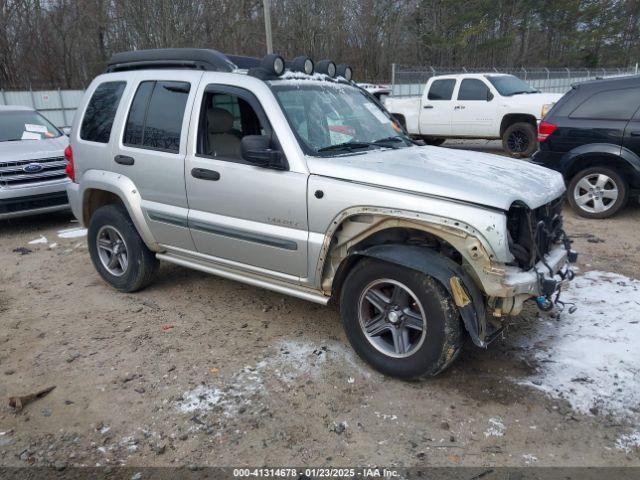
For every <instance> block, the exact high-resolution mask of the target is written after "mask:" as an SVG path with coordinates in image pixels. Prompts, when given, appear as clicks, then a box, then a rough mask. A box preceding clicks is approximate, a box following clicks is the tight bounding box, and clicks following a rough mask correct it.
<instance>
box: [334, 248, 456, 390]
mask: <svg viewBox="0 0 640 480" xmlns="http://www.w3.org/2000/svg"><path fill="white" fill-rule="evenodd" d="M340 314H341V316H342V323H343V325H344V329H345V332H346V334H347V337H348V338H349V341H350V342H351V345H352V346H353V348H354V350H355V351H356V352H357V353H358V355H359V356H360V357H361V358H362V359H363V360H364V361H366V362H367V363H369V364H370V365H371V366H372V367H373V368H375V369H376V370H378V371H379V372H381V373H383V374H385V375H389V376H391V377H396V378H403V379H411V378H417V377H423V376H433V375H436V374H438V373H439V372H441V371H442V370H444V369H445V368H446V367H447V366H449V365H450V364H451V363H452V362H453V361H454V360H455V359H456V357H457V356H458V354H459V352H460V349H461V347H462V339H463V327H462V321H461V318H460V314H459V313H458V310H457V309H456V307H455V305H454V304H453V301H452V299H451V296H450V295H449V294H448V292H447V291H446V290H445V289H444V288H443V286H442V285H441V284H440V283H439V282H438V281H437V280H435V279H434V278H432V277H429V276H427V275H424V274H422V273H420V272H418V271H415V270H410V269H408V268H404V267H400V266H398V265H394V264H391V263H387V262H382V261H378V260H373V259H365V260H362V261H361V262H359V263H358V264H357V265H356V266H355V267H354V268H353V270H352V271H351V272H350V273H349V274H348V276H347V278H346V279H345V282H344V284H343V287H342V293H341V296H340Z"/></svg>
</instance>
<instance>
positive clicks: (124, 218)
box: [87, 204, 159, 292]
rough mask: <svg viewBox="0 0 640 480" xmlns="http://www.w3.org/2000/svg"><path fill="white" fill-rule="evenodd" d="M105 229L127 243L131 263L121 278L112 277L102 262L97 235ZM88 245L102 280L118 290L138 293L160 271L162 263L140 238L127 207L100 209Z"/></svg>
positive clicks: (112, 205) (94, 217)
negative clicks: (116, 234) (159, 266)
mask: <svg viewBox="0 0 640 480" xmlns="http://www.w3.org/2000/svg"><path fill="white" fill-rule="evenodd" d="M104 229H115V230H116V232H117V233H118V234H119V235H120V236H121V239H122V240H123V242H124V246H125V248H126V255H127V260H128V261H127V265H126V268H121V269H120V270H121V271H122V273H121V274H120V275H114V274H113V273H111V272H110V271H109V269H108V268H107V267H106V266H105V265H104V264H103V261H102V260H101V257H100V253H99V249H98V235H99V234H100V235H102V232H103V231H104ZM108 231H111V230H108ZM87 241H88V244H89V254H90V255H91V261H92V262H93V265H94V267H95V268H96V270H97V271H98V273H99V274H100V276H101V277H102V278H103V279H104V280H105V281H106V282H107V283H108V284H109V285H111V286H112V287H113V288H115V289H116V290H120V291H121V292H135V291H137V290H140V289H142V288H144V287H146V286H147V285H149V284H150V283H151V282H152V280H153V277H154V275H155V273H156V272H157V270H158V265H159V261H158V259H157V258H156V256H155V254H154V253H153V252H152V251H151V250H149V249H148V248H147V246H146V245H145V244H144V242H143V241H142V238H140V235H139V234H138V231H137V230H136V227H135V225H134V224H133V222H132V221H131V218H130V217H129V214H128V213H127V210H126V209H125V208H124V206H122V205H119V204H118V205H117V204H111V205H105V206H104V207H100V208H98V209H97V210H96V211H95V212H94V213H93V215H92V216H91V220H90V221H89V229H88V232H87ZM121 243H122V242H121ZM103 255H104V252H103ZM107 255H108V254H107ZM118 268H119V267H118ZM119 273H120V272H119Z"/></svg>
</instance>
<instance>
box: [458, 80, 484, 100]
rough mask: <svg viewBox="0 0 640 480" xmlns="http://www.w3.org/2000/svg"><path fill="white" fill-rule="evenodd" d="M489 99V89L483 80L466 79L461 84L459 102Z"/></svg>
mask: <svg viewBox="0 0 640 480" xmlns="http://www.w3.org/2000/svg"><path fill="white" fill-rule="evenodd" d="M488 98H489V87H487V86H486V85H485V83H484V82H483V81H481V80H476V79H475V78H465V79H464V80H462V83H461V84H460V91H458V100H484V101H485V102H486V101H487V99H488Z"/></svg>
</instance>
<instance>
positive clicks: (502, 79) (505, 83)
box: [487, 75, 538, 97]
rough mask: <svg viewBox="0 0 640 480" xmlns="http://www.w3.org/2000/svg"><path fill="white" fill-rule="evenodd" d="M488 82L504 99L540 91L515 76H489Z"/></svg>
mask: <svg viewBox="0 0 640 480" xmlns="http://www.w3.org/2000/svg"><path fill="white" fill-rule="evenodd" d="M487 80H489V81H490V82H491V85H493V86H494V87H495V89H496V90H498V93H500V95H502V96H504V97H510V96H512V95H519V94H521V93H536V92H538V90H536V89H535V88H533V87H532V86H531V85H529V84H528V83H526V82H524V81H522V80H520V79H519V78H518V77H514V76H513V75H487Z"/></svg>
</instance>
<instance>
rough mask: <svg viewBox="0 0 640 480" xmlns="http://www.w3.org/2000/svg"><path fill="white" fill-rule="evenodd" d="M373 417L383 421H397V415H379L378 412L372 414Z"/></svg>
mask: <svg viewBox="0 0 640 480" xmlns="http://www.w3.org/2000/svg"><path fill="white" fill-rule="evenodd" d="M373 413H374V415H375V416H376V417H378V418H381V419H383V420H397V419H398V416H397V415H390V414H387V413H380V412H373Z"/></svg>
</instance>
